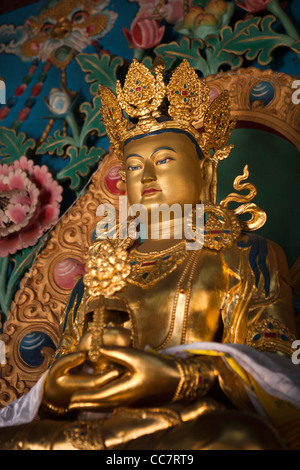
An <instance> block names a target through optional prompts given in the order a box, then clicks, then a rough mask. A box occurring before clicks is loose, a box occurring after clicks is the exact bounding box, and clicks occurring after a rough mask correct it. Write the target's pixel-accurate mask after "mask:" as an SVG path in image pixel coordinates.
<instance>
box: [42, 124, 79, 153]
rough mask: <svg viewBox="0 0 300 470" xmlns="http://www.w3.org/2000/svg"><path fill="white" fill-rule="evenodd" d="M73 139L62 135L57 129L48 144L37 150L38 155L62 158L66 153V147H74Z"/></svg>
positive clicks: (43, 144) (47, 141) (44, 143)
mask: <svg viewBox="0 0 300 470" xmlns="http://www.w3.org/2000/svg"><path fill="white" fill-rule="evenodd" d="M74 144H75V141H74V139H73V137H70V136H64V135H62V133H61V131H60V130H59V129H57V130H56V131H55V132H54V135H53V136H49V137H48V139H47V140H46V142H43V143H42V145H41V146H40V147H39V148H38V149H37V152H36V153H37V154H45V153H48V154H49V155H53V154H54V153H55V154H56V155H59V156H62V155H64V153H65V150H64V148H65V147H66V145H74Z"/></svg>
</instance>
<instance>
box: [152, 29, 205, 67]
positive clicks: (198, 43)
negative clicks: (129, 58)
mask: <svg viewBox="0 0 300 470" xmlns="http://www.w3.org/2000/svg"><path fill="white" fill-rule="evenodd" d="M202 49H204V43H203V41H202V39H192V40H191V39H189V38H187V37H183V38H182V39H181V40H180V41H179V43H177V42H175V41H173V42H170V43H169V44H161V45H160V46H158V47H156V48H155V50H154V52H155V54H156V55H157V56H159V57H161V58H162V59H164V61H165V62H166V70H170V69H171V68H173V67H174V66H176V62H177V60H178V63H179V62H180V61H182V60H183V59H187V60H188V61H189V63H190V65H191V66H192V67H193V68H194V69H196V70H199V71H200V72H202V73H203V75H204V76H206V75H209V74H210V69H209V66H208V64H207V62H206V60H205V59H204V57H203V56H202V54H201V50H202Z"/></svg>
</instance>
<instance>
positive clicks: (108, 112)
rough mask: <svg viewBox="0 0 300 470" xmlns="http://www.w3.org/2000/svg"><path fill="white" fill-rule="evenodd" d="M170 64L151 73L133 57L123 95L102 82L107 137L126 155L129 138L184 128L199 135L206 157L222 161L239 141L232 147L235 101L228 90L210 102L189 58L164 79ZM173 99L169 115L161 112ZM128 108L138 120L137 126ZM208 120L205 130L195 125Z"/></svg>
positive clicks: (157, 65) (119, 153)
mask: <svg viewBox="0 0 300 470" xmlns="http://www.w3.org/2000/svg"><path fill="white" fill-rule="evenodd" d="M163 71H164V63H163V61H161V60H157V61H156V62H155V63H154V66H153V71H152V72H151V71H150V70H149V69H148V68H147V67H146V66H145V65H144V64H142V63H140V62H138V61H137V60H136V59H133V62H132V63H131V65H130V67H129V70H128V73H127V76H126V79H125V82H124V86H123V88H122V86H121V83H120V82H119V81H117V86H116V93H117V96H116V95H115V94H114V93H113V92H112V91H111V90H110V89H109V88H107V87H105V86H103V85H100V86H99V95H100V100H101V105H102V118H103V123H104V126H105V128H106V132H107V136H108V138H109V140H110V142H111V144H112V145H113V147H114V151H115V153H116V154H117V156H118V157H119V159H120V160H122V158H123V146H124V142H125V141H126V140H127V139H129V138H132V137H135V136H137V135H143V134H148V133H150V132H154V131H158V130H163V129H181V130H183V131H185V132H188V133H189V134H190V135H192V136H193V137H194V139H195V140H196V142H197V143H198V145H199V147H200V148H201V150H202V153H203V156H204V157H205V158H211V159H213V161H214V162H215V164H216V165H217V162H218V160H222V159H224V158H226V157H228V155H229V154H230V151H231V150H232V148H233V145H228V146H226V144H227V142H228V140H229V137H230V134H231V130H232V129H233V128H234V126H235V121H231V120H230V100H229V95H228V92H227V91H223V92H222V93H221V94H220V95H219V96H218V97H217V98H216V99H215V100H214V101H213V102H212V104H211V105H210V100H209V87H208V85H207V84H206V82H205V80H201V79H199V77H198V75H197V73H196V72H195V70H194V69H193V68H192V67H191V66H190V65H189V63H188V61H187V60H186V59H184V60H183V62H182V63H181V64H180V65H179V66H178V67H177V69H176V70H175V71H174V72H173V74H172V76H171V78H170V81H169V83H168V85H165V83H164V79H163ZM166 98H167V101H168V109H167V111H168V114H167V117H168V118H169V119H168V120H166V119H163V117H164V116H166V115H164V114H163V113H162V111H161V108H162V105H163V102H164V100H165V99H166ZM123 111H125V113H126V114H127V116H128V117H129V118H131V119H135V120H136V121H137V122H136V124H135V125H134V126H133V125H132V124H130V123H129V121H128V120H127V119H126V118H125V116H124V114H123ZM200 120H203V132H201V133H200V132H199V131H198V130H197V129H196V128H195V127H194V125H193V124H195V123H196V122H199V121H200Z"/></svg>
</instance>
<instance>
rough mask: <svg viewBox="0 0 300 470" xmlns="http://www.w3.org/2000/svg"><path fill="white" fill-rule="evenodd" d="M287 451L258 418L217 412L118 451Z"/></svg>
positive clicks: (234, 412)
mask: <svg viewBox="0 0 300 470" xmlns="http://www.w3.org/2000/svg"><path fill="white" fill-rule="evenodd" d="M138 449H144V450H285V449H286V447H285V445H284V443H283V442H282V440H281V439H280V437H279V436H278V434H277V433H276V431H275V430H274V429H273V428H272V427H271V426H269V425H268V424H267V423H266V422H265V421H263V420H262V419H260V418H259V417H258V416H256V415H254V414H250V413H244V412H240V411H229V410H226V411H214V412H212V413H207V414H203V415H201V416H199V417H198V418H197V419H194V420H192V421H188V422H185V423H183V424H181V425H180V426H174V427H172V428H168V429H165V430H161V431H158V432H156V433H155V434H153V435H148V436H143V437H141V438H139V439H136V440H134V441H131V442H129V443H127V444H124V445H120V446H117V447H116V448H115V450H138Z"/></svg>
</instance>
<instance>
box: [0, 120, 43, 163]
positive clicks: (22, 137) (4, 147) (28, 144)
mask: <svg viewBox="0 0 300 470" xmlns="http://www.w3.org/2000/svg"><path fill="white" fill-rule="evenodd" d="M0 145H1V147H0V155H1V156H2V157H3V159H2V160H1V163H12V162H13V161H14V160H18V159H19V158H20V157H22V155H27V153H28V151H29V150H30V149H34V148H35V145H36V143H35V140H34V139H27V138H26V134H25V133H24V132H19V133H18V134H17V132H16V131H15V130H14V129H9V128H7V127H0Z"/></svg>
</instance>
